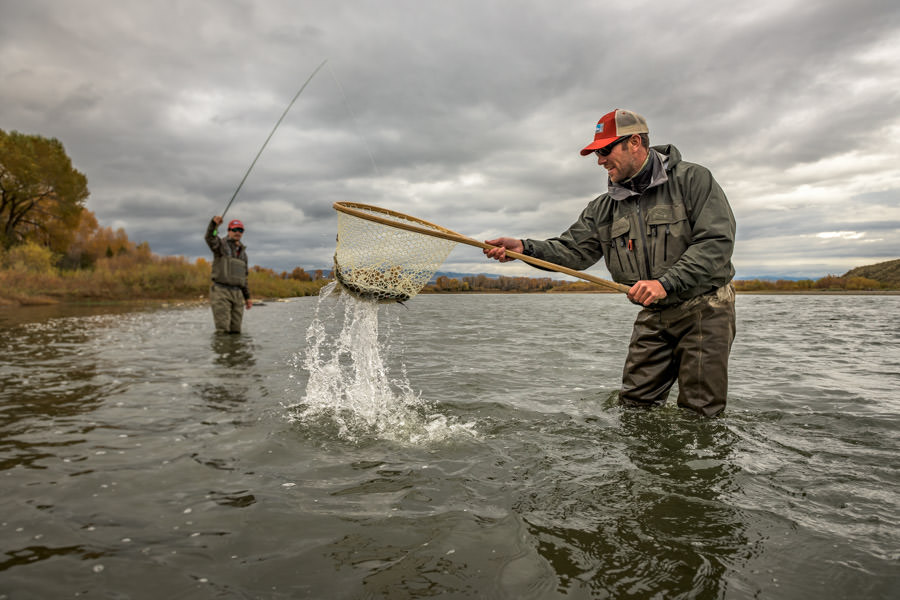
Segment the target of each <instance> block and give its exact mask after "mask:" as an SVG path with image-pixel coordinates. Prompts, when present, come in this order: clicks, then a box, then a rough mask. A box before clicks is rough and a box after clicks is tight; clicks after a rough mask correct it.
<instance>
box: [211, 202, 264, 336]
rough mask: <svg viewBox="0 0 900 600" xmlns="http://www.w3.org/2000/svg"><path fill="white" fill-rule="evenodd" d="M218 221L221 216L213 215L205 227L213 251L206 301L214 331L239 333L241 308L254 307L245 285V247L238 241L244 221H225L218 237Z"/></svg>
mask: <svg viewBox="0 0 900 600" xmlns="http://www.w3.org/2000/svg"><path fill="white" fill-rule="evenodd" d="M221 224H222V217H219V216H215V217H213V218H212V221H210V222H209V226H208V227H207V228H206V245H208V246H209V249H210V250H212V253H213V265H212V287H210V289H209V303H210V305H211V306H212V312H213V320H214V321H215V324H216V331H217V332H220V333H240V332H241V321H242V320H243V318H244V307H245V306H246V307H247V310H250V307H251V306H253V304H252V303H251V302H250V290H249V289H248V288H247V272H248V269H247V247H246V246H244V245H243V244H242V243H241V238H242V237H244V224H243V223H241V222H240V221H238V220H237V219H234V220H233V221H231V222H230V223H228V235H227V236H226V237H224V238H220V237H218V227H219V225H221Z"/></svg>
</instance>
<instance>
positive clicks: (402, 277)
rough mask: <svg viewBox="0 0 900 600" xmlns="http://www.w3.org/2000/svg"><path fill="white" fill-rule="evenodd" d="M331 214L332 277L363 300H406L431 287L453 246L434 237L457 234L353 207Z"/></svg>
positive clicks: (342, 207) (373, 209)
mask: <svg viewBox="0 0 900 600" xmlns="http://www.w3.org/2000/svg"><path fill="white" fill-rule="evenodd" d="M334 208H335V210H337V211H338V234H337V249H336V250H335V253H334V277H335V279H337V281H338V283H340V284H341V286H343V287H344V288H345V289H346V290H348V291H350V292H352V293H353V294H355V295H357V296H359V297H360V298H363V299H366V300H374V301H377V302H398V301H399V302H404V301H406V300H409V299H410V298H412V297H413V296H415V295H416V294H418V293H419V291H420V290H421V289H422V288H423V287H425V285H426V284H427V283H428V282H429V281H431V278H432V277H434V274H435V273H436V272H437V270H438V269H439V268H440V266H441V265H442V264H443V263H444V261H445V260H447V256H449V254H450V251H451V250H453V248H454V246H456V244H457V242H456V241H453V240H449V239H444V238H441V237H434V235H435V234H436V235H438V236H439V235H441V234H448V235H450V236H458V235H459V234H457V233H455V232H453V231H451V230H449V229H445V228H443V227H441V226H439V225H435V224H434V223H429V222H428V221H423V220H421V219H417V218H415V217H411V216H409V215H404V214H402V213H397V212H394V211H391V210H387V209H384V208H379V207H377V206H370V205H368V204H357V203H352V202H338V203H335V205H334ZM407 228H409V229H407ZM429 232H430V233H431V235H429V234H428V233H429ZM423 233H425V234H426V235H423Z"/></svg>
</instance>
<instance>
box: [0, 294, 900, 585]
mask: <svg viewBox="0 0 900 600" xmlns="http://www.w3.org/2000/svg"><path fill="white" fill-rule="evenodd" d="M738 302H739V311H738V315H739V316H738V319H739V321H741V322H740V323H739V329H740V330H741V331H745V332H748V333H745V334H744V336H743V338H741V337H739V338H738V341H737V342H736V345H735V350H734V352H733V355H732V358H733V360H732V373H731V375H732V377H731V382H732V383H731V385H732V391H731V396H730V399H729V408H728V410H727V411H726V414H725V415H724V416H723V417H722V418H718V419H714V420H707V419H703V418H700V417H697V416H695V415H693V414H687V413H686V412H685V411H682V410H679V409H677V408H676V407H674V405H670V406H668V407H665V408H662V409H659V410H652V411H643V410H633V411H632V410H625V409H622V408H621V407H619V406H618V405H617V404H616V402H615V397H616V389H617V387H618V382H619V378H620V377H621V362H622V360H624V351H625V346H626V345H627V343H628V337H629V330H630V323H631V317H632V316H633V310H634V309H633V308H632V307H631V306H630V305H628V304H627V303H622V302H621V298H619V297H618V296H612V295H609V296H607V295H590V296H588V295H585V296H576V295H570V296H566V297H558V296H557V297H554V296H553V295H539V296H516V295H510V296H499V297H498V296H491V297H488V296H424V297H421V296H420V297H417V298H415V299H414V300H413V301H411V302H410V303H409V308H408V309H406V308H403V307H391V306H386V307H381V308H380V309H378V310H377V311H376V312H374V313H370V314H368V317H366V315H365V314H363V317H366V318H370V320H368V321H366V320H365V319H357V316H358V313H356V312H354V311H357V310H363V311H364V310H365V307H362V308H361V307H359V306H349V305H346V304H342V303H340V302H337V301H335V299H333V298H331V299H317V298H309V299H301V300H297V301H296V302H293V303H272V304H270V305H267V306H266V308H265V309H261V310H253V311H251V312H250V313H248V314H247V316H246V317H245V324H244V333H243V334H241V335H239V336H211V335H210V329H209V315H208V310H207V309H206V308H205V307H197V308H180V309H168V310H154V311H138V312H130V313H122V314H77V315H75V314H63V313H58V314H55V315H54V316H52V317H48V318H46V319H44V320H40V319H26V318H16V319H12V320H7V324H6V325H0V329H2V333H3V335H2V336H0V356H3V359H2V360H0V386H2V388H0V482H2V484H3V487H2V491H3V493H2V494H0V515H2V517H0V600H7V599H9V600H12V599H15V598H68V597H98V598H99V597H110V598H112V597H117V598H133V599H143V598H153V599H155V598H191V599H194V598H198V599H206V598H210V599H212V598H232V597H234V598H261V599H270V598H271V599H275V598H303V597H312V598H373V599H374V598H392V599H393V598H409V599H413V598H430V597H435V596H442V597H448V598H498V599H515V600H523V599H525V600H544V599H552V598H579V599H581V598H727V599H729V600H730V599H732V598H737V599H744V598H845V597H846V598H856V597H859V598H867V599H869V598H876V599H879V598H885V599H887V598H891V599H893V597H895V596H896V589H897V582H898V580H900V570H898V566H897V560H898V554H897V548H898V542H900V539H898V535H897V531H898V527H900V519H898V514H897V510H896V507H897V505H898V499H900V474H898V471H897V469H896V468H895V467H894V464H895V463H896V456H897V445H898V441H900V437H898V436H900V433H898V432H900V416H898V414H900V413H898V410H897V409H898V404H897V402H898V397H897V395H896V390H897V387H898V382H900V339H898V337H897V334H896V327H895V324H894V322H893V321H894V320H895V319H894V317H893V315H896V314H897V311H898V310H900V299H898V298H884V297H879V298H815V299H813V298H797V297H792V298H789V299H782V298H767V297H762V296H756V297H746V296H741V297H739V300H738ZM347 311H349V312H347ZM348 314H349V315H350V317H351V318H350V319H349V320H346V319H345V317H346V316H347V315H348ZM585 315H588V316H589V321H590V322H592V323H593V322H596V323H600V324H601V325H602V326H596V327H593V326H585V322H586V321H585ZM815 315H819V316H815ZM317 320H318V321H317ZM363 324H368V326H369V327H368V328H366V327H362V328H360V327H359V326H360V325H363ZM320 325H321V327H322V328H321V329H319V326H320ZM354 327H356V329H354ZM376 330H377V332H378V339H377V340H376V339H375V336H374V335H372V334H373V333H374V332H375V331H376ZM320 332H321V333H322V336H321V337H319V333H320ZM366 332H368V333H366ZM749 332H752V333H749ZM308 335H309V336H310V337H309V338H308V337H307V336H308ZM342 335H343V336H346V337H344V338H342ZM367 335H368V337H367ZM341 339H344V340H345V341H346V343H343V345H341V344H342V342H339V341H336V340H341ZM317 340H318V341H319V342H320V343H318V345H317V344H316V343H311V341H312V342H316V341H317ZM511 348H512V349H515V350H514V351H511V350H510V349H511ZM354 352H356V353H357V354H354ZM359 357H362V358H364V359H365V360H363V361H362V362H361V363H359V364H355V361H357V359H358V358H359ZM375 357H377V360H375ZM369 359H371V360H369ZM366 361H368V362H366ZM357 368H359V369H360V374H359V375H357V372H356V371H354V369H357ZM316 369H321V371H316ZM311 382H312V385H311ZM398 383H402V385H398ZM319 384H321V386H320V387H317V385H319ZM375 384H378V385H376V386H375V387H376V388H377V390H384V389H388V390H389V392H387V393H380V395H379V394H374V393H372V392H371V389H372V388H371V387H370V388H367V387H366V386H367V385H368V386H372V385H375ZM381 384H384V385H386V386H387V388H382V387H378V386H379V385H381ZM317 390H318V391H317ZM321 390H330V392H329V393H328V394H325V393H320V391H321ZM377 390H376V391H377ZM403 391H409V393H410V394H411V397H413V398H415V403H414V405H413V409H412V410H411V411H410V412H409V413H408V414H411V416H410V417H409V418H408V419H407V420H406V422H405V423H403V424H397V423H396V422H393V421H390V420H385V419H382V420H381V421H380V423H382V425H383V426H382V427H381V429H379V428H372V427H369V426H368V425H367V423H368V421H367V420H366V419H367V418H368V417H369V416H371V415H373V414H374V415H378V414H382V413H387V414H391V415H396V414H407V413H402V411H399V412H398V411H396V410H395V409H396V407H397V406H402V407H406V408H409V405H408V404H404V401H405V400H404V398H405V396H404V394H403V393H402V392H403ZM332 392H333V393H332ZM373 398H374V399H376V400H377V402H375V403H374V404H375V405H374V406H373V405H372V403H371V402H370V403H369V404H366V401H369V400H372V399H373ZM351 400H352V401H351ZM357 402H358V404H357ZM312 406H317V407H319V408H321V410H320V412H318V413H317V415H316V416H315V417H314V418H298V415H302V414H303V411H304V410H307V409H308V408H309V407H312ZM288 407H289V408H288ZM329 411H330V412H329ZM356 413H358V415H359V417H360V422H361V423H363V425H362V426H360V427H357V428H355V429H352V430H351V429H348V431H349V432H350V433H351V434H352V435H342V433H345V432H342V431H341V429H340V427H339V426H338V425H337V423H338V422H340V421H339V420H335V418H334V415H336V414H337V415H341V416H342V418H344V422H350V421H351V420H352V419H353V418H354V416H355V414H356ZM310 414H312V413H310ZM461 424H465V427H463V425H461ZM429 426H431V427H433V428H434V429H433V431H434V432H437V433H440V434H441V435H431V434H430V433H429V430H428V427H429ZM454 427H456V429H454ZM392 428H393V429H392ZM385 431H386V433H385ZM454 432H455V433H454ZM391 434H393V435H391ZM401 434H402V435H401Z"/></svg>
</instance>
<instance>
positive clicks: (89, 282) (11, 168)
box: [0, 129, 900, 304]
mask: <svg viewBox="0 0 900 600" xmlns="http://www.w3.org/2000/svg"><path fill="white" fill-rule="evenodd" d="M88 196H89V190H88V185H87V177H86V176H85V175H84V174H83V173H80V172H79V171H78V170H77V169H75V168H74V167H73V166H72V162H71V160H70V158H69V157H68V155H67V154H66V151H65V148H64V147H63V145H62V143H61V142H60V141H59V140H57V139H47V138H44V137H41V136H37V135H26V134H22V133H19V132H16V131H12V132H9V133H7V132H5V131H3V130H2V129H0V304H2V303H4V302H6V303H10V302H19V303H23V302H37V301H48V302H50V301H54V300H55V299H73V298H80V299H91V298H97V299H126V298H127V299H135V298H189V297H205V295H206V294H207V293H208V287H209V274H210V264H209V262H208V261H206V260H205V259H202V258H201V259H198V260H197V261H196V262H194V263H191V262H189V261H187V260H186V259H185V258H184V257H180V256H175V257H172V256H169V257H160V256H157V255H155V254H153V252H151V250H150V246H149V244H147V242H142V243H139V244H136V243H134V242H132V241H131V240H130V239H129V238H128V235H127V234H126V233H125V231H124V230H123V229H121V228H120V229H117V230H113V229H112V228H110V227H102V226H100V224H99V223H98V221H97V218H96V216H95V215H94V214H93V213H92V212H91V211H90V210H88V209H87V208H86V207H85V206H84V204H85V202H86V200H87V198H88ZM895 263H896V264H895ZM876 266H877V267H879V269H875V270H866V269H865V268H859V269H854V271H851V272H849V273H847V274H845V275H843V276H837V275H827V276H826V277H823V278H821V279H818V280H808V279H807V280H799V281H795V280H776V281H769V280H760V279H753V280H739V281H735V287H736V288H737V290H738V291H741V292H765V291H775V292H813V291H840V290H847V291H877V290H885V289H900V283H898V282H900V274H898V272H900V261H889V262H887V263H881V264H879V265H876ZM873 273H874V274H884V273H887V275H885V276H884V278H878V279H874V278H872V277H866V276H864V275H863V274H869V275H871V274H873ZM331 278H332V273H331V272H330V271H328V270H324V269H317V270H313V271H312V272H310V273H308V272H307V271H305V270H304V269H303V268H301V267H296V268H295V269H293V270H292V271H291V272H287V271H282V272H281V273H276V272H275V271H273V270H272V269H267V268H264V267H259V266H254V267H252V268H251V273H250V288H251V290H252V291H253V293H254V295H257V296H262V297H287V296H303V295H310V294H315V293H318V290H319V289H320V288H321V287H322V286H323V285H325V284H326V283H327V282H328V281H331ZM423 292H425V293H454V292H516V293H523V292H527V293H545V292H551V293H552V292H608V290H605V289H604V288H601V287H599V286H596V285H594V284H591V283H588V282H585V281H564V280H558V279H551V278H550V277H538V278H533V277H507V276H500V277H488V276H487V275H484V274H480V275H466V276H463V277H461V278H450V277H448V276H445V275H442V276H439V277H438V278H437V279H436V280H435V281H434V282H432V283H430V284H429V285H427V286H426V287H425V289H424V290H423Z"/></svg>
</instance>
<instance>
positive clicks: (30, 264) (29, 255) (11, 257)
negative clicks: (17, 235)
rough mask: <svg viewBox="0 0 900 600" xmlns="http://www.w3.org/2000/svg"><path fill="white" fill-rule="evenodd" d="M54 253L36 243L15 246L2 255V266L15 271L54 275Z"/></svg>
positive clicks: (0, 256) (0, 259) (0, 261)
mask: <svg viewBox="0 0 900 600" xmlns="http://www.w3.org/2000/svg"><path fill="white" fill-rule="evenodd" d="M53 259H54V257H53V252H52V251H51V250H50V249H49V248H45V247H44V246H41V245H40V244H36V243H35V242H31V241H29V242H26V243H24V244H19V245H18V246H13V247H12V248H10V249H9V250H7V251H5V252H3V253H2V254H0V265H2V266H3V267H4V268H7V269H11V270H13V271H26V272H29V273H44V274H48V273H53V271H54V268H53Z"/></svg>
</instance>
